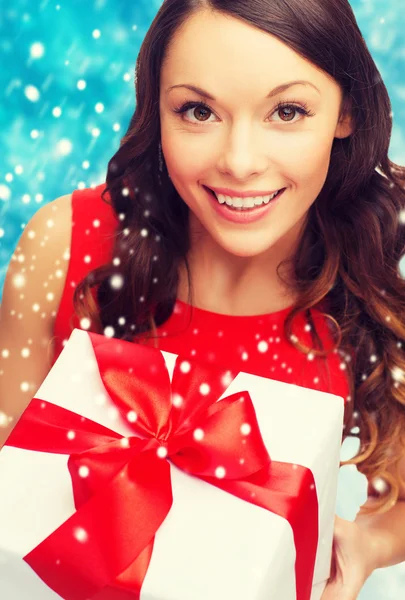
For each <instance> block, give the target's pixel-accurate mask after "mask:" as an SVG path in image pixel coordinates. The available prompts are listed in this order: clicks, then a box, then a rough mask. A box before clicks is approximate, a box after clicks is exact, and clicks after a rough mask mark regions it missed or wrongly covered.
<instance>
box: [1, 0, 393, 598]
mask: <svg viewBox="0 0 405 600" xmlns="http://www.w3.org/2000/svg"><path fill="white" fill-rule="evenodd" d="M350 3H351V5H352V6H353V9H354V11H355V13H356V16H357V17H358V18H359V21H360V26H361V29H362V31H364V33H365V37H366V38H367V41H368V42H369V44H370V49H371V52H372V53H373V55H374V56H375V57H376V58H378V59H379V61H380V62H381V64H384V79H385V81H386V83H387V84H388V87H389V88H390V93H391V94H392V97H393V101H394V104H396V105H397V106H398V107H399V109H398V111H397V113H396V114H395V119H396V121H395V128H396V130H395V132H396V135H394V136H393V139H392V146H391V151H392V154H393V155H394V156H396V158H397V162H398V163H400V164H404V163H405V155H404V142H403V135H402V134H400V131H401V129H404V127H403V126H402V127H401V125H403V124H404V122H405V119H404V114H405V113H404V112H403V110H402V108H401V106H402V104H403V100H404V99H405V87H404V85H403V84H402V83H401V78H400V77H398V73H401V72H402V71H403V65H402V63H401V62H400V61H401V56H403V43H402V38H403V36H402V31H403V29H404V26H405V15H404V12H403V11H402V10H401V8H402V0H391V2H390V3H388V4H387V3H385V4H384V3H382V2H380V3H378V2H377V3H374V4H373V3H370V2H366V1H365V0H351V2H350ZM73 4H74V3H67V4H66V5H65V4H63V3H62V4H52V3H50V2H48V1H46V0H45V1H43V2H40V3H31V4H29V3H27V2H26V1H25V0H16V2H13V3H12V9H11V8H8V9H7V8H6V9H5V10H4V15H3V14H2V23H1V25H0V27H1V28H2V31H1V35H0V40H1V42H0V55H1V57H2V64H3V66H4V69H3V70H2V77H3V86H2V90H3V91H2V104H3V105H4V107H5V109H6V110H5V111H3V114H2V116H3V122H2V127H1V129H0V131H1V136H2V139H1V141H2V150H3V156H4V159H3V164H2V167H3V172H2V174H1V179H2V181H0V282H1V286H0V290H2V289H3V284H4V277H5V274H6V267H7V265H8V264H9V263H10V262H13V263H16V264H18V265H19V266H20V271H19V272H17V273H16V274H15V275H14V277H13V280H12V285H13V286H14V288H15V289H16V290H18V292H19V293H20V294H21V295H20V296H19V300H21V301H22V300H23V299H24V292H25V287H26V286H27V285H29V277H30V275H31V274H36V273H37V272H38V258H37V257H36V256H35V255H34V254H32V255H31V256H29V255H28V256H24V255H23V254H22V253H21V251H20V249H18V247H17V248H15V246H16V244H17V242H18V238H19V236H20V235H21V231H22V230H23V229H24V227H25V224H26V223H27V222H28V221H29V220H30V218H31V216H32V215H33V214H34V213H35V212H36V211H37V210H38V208H39V207H40V206H41V205H43V204H44V203H46V202H48V201H49V200H50V199H51V198H56V197H59V196H61V195H62V194H66V193H68V192H71V191H72V190H74V189H78V190H81V189H85V188H88V187H91V186H93V185H95V184H96V183H97V182H100V181H102V180H103V178H104V177H105V173H106V165H107V164H108V161H109V159H110V158H111V148H113V147H118V146H119V142H120V140H121V137H122V135H123V131H124V129H125V128H126V126H127V123H128V120H129V117H130V116H131V113H132V110H133V97H134V90H133V83H134V81H133V78H134V71H133V68H134V48H135V50H136V49H137V48H139V44H140V41H141V40H140V37H139V33H138V29H139V31H143V30H145V29H146V27H147V24H148V22H149V17H150V6H149V5H150V3H147V2H145V1H144V0H140V1H139V2H137V3H136V11H135V12H134V11H133V10H132V9H131V8H128V6H127V4H128V3H125V2H124V0H118V1H117V2H115V3H113V4H111V3H110V4H109V5H108V6H107V3H106V2H101V1H99V0H95V2H93V3H92V2H90V3H89V5H88V6H86V14H84V13H83V12H80V15H79V14H78V13H76V12H75V11H77V10H78V9H77V8H75V7H74V6H73ZM124 10H125V18H124V17H123V14H124V13H123V11H124ZM135 18H136V19H137V23H136V24H135V23H134V19H135ZM107 28H108V35H107ZM66 40H68V43H66ZM17 43H18V45H19V48H20V49H21V53H20V55H19V56H17V58H16V57H15V56H13V50H14V48H15V47H16V44H17ZM135 54H136V52H135ZM387 56H389V57H390V61H389V62H387V60H386V57H387ZM56 59H57V62H58V67H57V68H56V67H55V65H56V62H55V61H56ZM112 89H114V94H113V96H111V90H112ZM0 116H1V115H0ZM136 191H139V190H136ZM122 194H123V196H128V195H129V189H128V188H123V190H122ZM144 216H145V218H148V217H149V216H150V211H145V213H144ZM119 218H120V220H121V221H122V220H124V218H125V215H124V214H123V213H122V214H120V216H119ZM398 222H399V223H400V224H401V225H405V211H404V210H402V211H400V213H399V214H398ZM46 225H47V229H48V230H49V234H51V232H52V230H54V229H55V228H56V226H57V215H55V216H54V217H53V218H51V219H49V220H48V222H47V224H46ZM101 225H102V222H101V221H100V218H98V216H97V215H93V217H92V219H91V221H89V223H88V229H87V231H88V235H89V236H91V235H92V232H94V231H98V230H100V229H101ZM27 233H28V239H29V240H33V241H34V240H35V241H38V242H39V247H40V248H41V249H46V248H47V242H49V236H44V238H43V239H41V240H40V241H39V240H36V237H37V232H36V231H33V230H30V231H28V232H27ZM129 233H130V229H129V228H126V229H125V230H124V236H127V235H129ZM137 233H138V232H137ZM150 235H151V232H150V230H149V229H148V228H147V227H144V228H142V229H141V230H140V231H139V236H140V237H141V238H145V239H146V238H148V237H149V236H150ZM155 240H156V242H159V241H160V240H159V236H157V237H155ZM145 243H146V242H145ZM130 253H131V254H132V253H133V250H132V249H130ZM62 258H63V262H64V263H66V264H67V262H68V261H69V260H70V251H69V249H66V251H65V252H64V254H63V257H62ZM95 258H96V257H95V255H92V252H91V251H90V250H89V251H87V250H86V252H85V253H83V254H82V255H81V261H82V262H83V263H84V264H85V265H87V266H88V268H89V269H90V268H91V267H92V266H93V264H94V262H95ZM158 260H159V258H158V256H157V255H155V256H153V261H154V262H157V261H158ZM58 263H59V264H58ZM113 264H114V266H116V267H117V266H119V264H120V261H119V259H118V258H115V259H114V260H113ZM401 265H402V268H403V270H404V269H405V262H404V260H403V261H402V263H401ZM36 267H37V269H36ZM65 275H66V271H65V265H63V268H62V265H61V261H55V268H54V272H53V273H51V274H49V281H44V282H43V286H44V293H43V295H41V297H39V298H36V299H35V300H34V301H33V302H32V303H30V306H29V307H27V308H26V311H28V310H29V311H30V313H32V314H33V315H37V316H38V318H40V319H43V318H45V317H46V315H47V311H51V314H52V315H53V316H56V313H55V311H53V310H52V309H50V308H49V307H50V306H52V304H53V303H54V301H55V293H54V290H53V288H52V282H53V281H55V280H61V279H62V278H63V277H64V276H65ZM34 276H35V275H34ZM110 283H111V287H112V288H113V289H115V290H119V289H121V288H122V285H123V283H124V282H123V279H122V276H121V275H119V274H116V275H114V276H112V277H111V281H110ZM153 283H154V284H157V283H158V279H157V278H156V277H155V278H154V279H153ZM76 285H77V282H76V281H71V282H69V283H68V286H69V287H70V288H72V289H73V288H75V286H76ZM385 293H386V292H385V290H381V294H383V295H384V294H385ZM139 301H140V302H143V301H144V297H142V296H141V297H140V298H139ZM0 302H1V297H0ZM176 314H177V313H176ZM10 315H11V316H13V317H14V318H16V319H18V320H21V321H23V319H24V313H23V311H22V310H20V308H19V307H17V306H16V307H14V308H13V309H12V310H11V312H10ZM390 320H391V317H390V316H389V315H387V316H386V321H387V323H389V322H390ZM118 324H119V325H120V326H123V325H125V317H124V316H120V317H119V318H118ZM259 325H260V329H259V330H260V332H261V331H262V329H263V327H265V325H264V324H263V323H260V324H259ZM80 327H81V328H82V329H84V330H88V329H90V328H91V321H90V319H88V318H83V319H81V320H80ZM266 327H267V335H266V337H265V340H264V339H263V337H264V336H263V335H261V333H259V334H256V336H257V337H255V339H254V344H253V343H251V344H246V347H244V348H243V349H241V350H236V349H235V354H234V355H232V358H233V359H234V360H235V361H236V363H237V364H238V365H239V366H240V369H241V370H244V369H246V370H248V371H249V369H252V367H251V365H252V364H254V365H256V366H257V365H258V364H260V365H264V364H265V362H264V361H267V363H266V368H265V367H264V366H260V368H261V369H262V371H263V372H262V374H263V375H267V376H268V375H270V374H271V375H272V376H273V377H274V378H280V379H283V380H288V381H294V380H295V377H296V376H297V370H298V365H297V364H296V363H295V362H294V359H293V358H292V356H293V355H288V357H287V355H286V354H284V352H285V347H284V344H285V340H284V338H283V337H282V336H281V327H280V328H279V326H278V325H277V324H276V323H274V324H272V325H270V324H267V326H266ZM131 329H132V330H134V329H135V326H134V325H132V326H131ZM203 329H204V328H203V327H199V328H198V329H196V330H195V332H194V333H193V336H194V337H195V338H196V340H195V342H194V341H193V346H192V349H191V350H190V356H193V357H194V356H196V355H198V356H200V355H202V354H203V342H202V341H201V339H200V338H201V336H203V335H204V332H203ZM217 329H218V328H217ZM310 329H311V326H310V325H309V324H307V325H305V327H304V331H305V332H306V333H308V332H310ZM214 331H215V330H214ZM253 331H254V332H256V331H258V330H257V329H253ZM115 333H116V332H115V329H114V327H113V326H109V327H106V328H105V329H104V335H106V337H113V336H114V335H115ZM165 333H166V334H167V332H165ZM214 335H215V346H216V344H217V342H218V344H222V343H223V344H224V346H222V345H221V346H218V348H217V347H215V350H216V352H215V353H213V354H212V356H211V362H214V363H215V361H216V360H218V361H219V360H220V359H221V358H222V356H223V353H224V351H223V347H225V346H226V343H227V339H228V332H227V331H223V330H222V329H220V330H219V331H218V332H217V334H213V336H214ZM251 335H252V338H253V337H254V336H253V334H251ZM246 339H247V337H246ZM66 341H67V340H66V339H64V340H63V341H62V346H63V345H64V344H65V343H66ZM297 341H298V337H297V336H296V335H292V336H291V342H297ZM244 342H245V340H244V339H243V340H242V343H241V344H240V346H242V345H243V343H244ZM168 343H169V342H168ZM275 344H278V346H277V347H275ZM31 345H32V340H27V341H26V342H24V344H23V345H22V346H21V348H20V349H18V353H19V354H20V355H21V357H22V358H24V359H29V358H30V356H31V349H30V346H31ZM236 346H237V344H235V348H236ZM397 346H398V348H401V347H402V344H401V342H398V343H397ZM230 351H232V348H231V349H230ZM274 352H276V353H274ZM279 357H280V358H281V359H282V361H283V362H280V361H279ZM1 359H2V360H3V361H4V364H6V361H8V360H9V359H10V350H9V349H8V348H1ZM342 359H343V360H342ZM378 360H379V357H377V355H375V354H373V355H371V356H370V363H371V368H374V364H375V363H376V362H377V361H378ZM262 361H263V362H262ZM306 361H307V363H306V364H305V369H308V382H309V383H310V384H312V385H313V386H314V387H319V386H320V384H321V381H320V378H319V377H318V376H316V375H315V367H316V357H315V356H314V354H313V353H310V354H308V355H307V357H306ZM349 361H350V357H341V358H340V359H338V362H336V365H338V366H339V370H340V371H342V373H343V372H344V371H345V370H346V364H345V363H347V362H349ZM303 364H304V363H303ZM257 368H259V367H257ZM190 369H191V365H190V363H189V362H187V361H183V362H182V363H181V365H180V370H181V372H182V373H188V372H189V371H190ZM2 373H3V370H0V374H2ZM391 376H392V379H393V381H394V384H395V385H396V386H398V385H399V384H401V383H404V381H405V378H404V372H403V371H402V369H400V368H399V367H395V368H393V369H392V370H391ZM228 377H229V376H228ZM362 379H363V380H365V379H367V374H366V373H364V374H363V376H362ZM19 385H20V389H21V391H23V392H24V393H26V394H29V393H31V391H32V385H31V384H30V382H29V381H26V380H25V378H22V381H21V383H20V384H19ZM204 385H205V386H207V385H208V384H203V385H202V386H201V388H200V392H201V393H202V394H204V393H207V392H209V389H208V388H207V387H204ZM346 399H347V401H350V400H351V397H350V396H347V398H346ZM94 402H95V403H96V404H97V405H100V406H103V405H104V404H105V403H106V396H105V395H104V394H99V395H97V396H96V397H95V398H94ZM181 403H182V398H181V397H175V398H173V405H174V406H178V407H180V406H181ZM132 412H133V411H132ZM132 412H131V411H130V412H129V413H128V415H127V416H128V421H129V422H134V421H135V420H136V414H135V413H133V414H132ZM109 417H110V418H111V419H116V418H117V412H114V411H110V413H109ZM9 420H10V417H8V416H7V415H6V414H5V413H4V412H0V427H4V426H5V425H7V424H8V423H9ZM245 425H248V424H243V425H242V426H241V433H242V434H244V433H243V431H242V428H243V427H244V426H245ZM246 430H247V428H245V429H244V431H246ZM357 430H358V427H357V428H356V427H355V428H353V429H352V432H357ZM197 432H198V433H197ZM200 432H201V433H200ZM201 434H202V436H203V431H202V430H199V429H196V430H195V432H194V437H195V439H198V436H200V435H201ZM75 435H76V434H75V432H74V431H69V432H68V434H67V437H68V439H70V440H73V439H74V437H75ZM244 435H245V434H244ZM196 436H197V437H196ZM201 439H202V437H201ZM123 440H124V441H123V442H122V443H123V444H125V443H128V440H127V439H126V438H123ZM200 441H201V440H200ZM162 450H164V449H162ZM162 450H161V451H162ZM243 461H244V459H243V458H242V459H240V463H241V464H243ZM79 475H80V476H81V477H87V476H88V475H89V470H88V467H84V466H82V467H80V469H79ZM216 476H217V477H219V478H221V477H224V476H225V470H224V469H223V467H218V469H217V470H216ZM385 485H386V483H385V482H384V481H376V482H375V486H376V489H379V490H380V491H383V490H384V486H385ZM350 489H351V488H350ZM346 502H348V497H347V498H346ZM73 534H74V536H75V538H76V539H77V540H78V541H79V542H84V541H86V540H87V532H86V531H85V530H84V529H82V528H77V529H76V530H75V531H74V532H73ZM57 562H58V561H57ZM404 587H405V571H404V570H403V568H401V566H398V567H392V568H388V569H381V570H378V572H376V573H373V575H372V576H371V577H370V578H369V581H368V582H367V584H366V586H365V588H364V590H362V592H361V593H360V595H359V600H363V599H366V598H367V600H380V599H382V598H384V600H396V599H397V598H399V597H402V593H403V589H404Z"/></svg>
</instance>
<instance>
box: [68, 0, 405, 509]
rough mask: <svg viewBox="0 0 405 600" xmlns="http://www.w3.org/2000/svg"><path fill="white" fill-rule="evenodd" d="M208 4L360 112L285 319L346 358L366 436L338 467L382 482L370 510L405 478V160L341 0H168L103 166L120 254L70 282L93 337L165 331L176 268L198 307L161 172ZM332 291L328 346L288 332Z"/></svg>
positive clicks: (179, 209)
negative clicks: (394, 151) (170, 72)
mask: <svg viewBox="0 0 405 600" xmlns="http://www.w3.org/2000/svg"><path fill="white" fill-rule="evenodd" d="M201 9H207V10H214V11H220V12H221V13H223V14H226V15H230V16H233V17H235V18H238V19H241V20H242V21H244V22H246V23H248V24H253V25H254V26H255V27H257V28H258V29H260V30H262V31H264V32H267V33H269V34H271V35H273V36H276V37H277V38H278V39H280V40H281V41H282V42H284V43H285V44H287V45H288V46H289V47H290V48H292V49H293V50H294V51H295V52H297V53H298V54H299V55H301V56H302V57H304V58H305V59H307V60H309V61H310V62H311V63H313V64H314V65H316V66H317V67H319V68H320V69H322V70H323V71H324V72H325V73H328V74H329V75H330V76H332V77H333V78H334V79H335V80H336V81H337V82H338V83H339V84H340V86H341V88H342V90H343V93H344V97H343V99H344V102H343V108H342V113H343V111H347V110H350V112H351V114H352V118H353V120H354V125H355V130H354V133H353V134H352V135H351V136H350V137H348V138H345V139H338V138H335V139H334V142H333V147H332V152H331V160H330V168H329V172H328V175H327V178H326V181H325V185H324V187H323V189H322V191H321V193H320V194H319V196H318V197H317V199H316V200H315V202H314V203H313V205H312V206H311V208H310V210H309V213H308V220H307V224H306V227H305V229H304V230H303V234H302V237H301V240H300V244H299V247H298V249H297V251H296V253H295V256H294V257H293V259H292V260H291V261H290V262H291V264H292V266H293V268H292V269H291V278H290V281H289V284H290V285H291V288H292V289H294V290H295V291H297V292H299V297H298V300H297V302H296V304H295V305H294V308H293V309H292V310H291V312H290V314H289V315H288V317H287V319H286V321H285V335H286V338H287V339H288V340H290V341H291V343H292V344H294V345H295V346H296V347H297V349H298V350H300V351H302V352H305V353H308V352H309V351H312V352H313V353H314V354H315V355H316V356H317V357H319V360H320V361H323V363H325V362H326V357H327V355H328V353H329V352H331V351H335V352H339V353H340V355H341V357H342V361H343V363H344V364H345V365H346V373H347V374H348V377H349V381H350V386H351V395H350V397H349V401H348V402H347V404H346V407H347V408H346V414H345V424H346V425H345V435H354V436H356V437H358V438H359V441H360V449H359V453H358V454H357V455H356V456H355V457H354V458H353V459H351V460H350V461H346V462H344V463H342V464H357V467H358V469H359V471H361V472H362V473H363V474H364V475H366V476H367V478H368V480H369V481H370V482H371V483H372V482H373V481H376V480H377V478H382V479H383V480H385V481H386V482H387V484H388V489H387V490H386V491H385V493H381V494H380V499H379V502H378V503H377V506H376V508H375V509H374V510H379V512H383V511H386V510H388V509H389V508H390V507H391V506H392V504H393V503H395V502H396V501H397V499H398V493H399V483H400V481H401V479H400V474H399V471H398V469H397V471H396V472H397V475H396V477H393V476H392V475H390V473H389V472H388V469H389V468H390V467H391V466H392V465H394V466H396V467H397V466H398V461H399V458H400V456H399V453H398V449H401V451H402V450H403V449H404V448H405V440H404V438H405V387H404V383H405V378H404V370H405V359H404V350H403V347H402V340H404V338H405V322H404V320H405V317H404V315H405V280H404V279H403V278H402V277H401V273H400V270H399V260H400V258H401V256H402V254H403V252H404V246H405V244H404V241H405V233H404V228H403V226H402V224H401V211H404V209H405V189H404V183H405V169H404V168H403V167H400V166H398V165H396V164H395V163H393V162H392V161H391V160H390V159H389V158H388V150H389V144H390V138H391V132H392V111H391V103H390V99H389V96H388V92H387V89H386V87H385V85H384V83H383V81H382V78H381V75H380V73H379V71H378V69H377V67H376V65H375V63H374V61H373V59H372V57H371V55H370V52H369V50H368V49H367V46H366V43H365V41H364V39H363V37H362V34H361V32H360V30H359V28H358V25H357V23H356V19H355V16H354V14H353V11H352V9H351V7H350V5H349V2H348V1H347V0H306V2H305V9H303V6H302V2H301V0H165V1H164V2H163V4H162V6H161V7H160V9H159V11H158V13H157V15H156V17H155V19H154V20H153V22H152V24H151V26H150V28H149V30H148V31H147V33H146V36H145V38H144V41H143V43H142V46H141V49H140V52H139V55H138V58H137V62H136V76H135V87H136V110H135V112H134V114H133V116H132V118H131V121H130V124H129V127H128V130H127V132H126V134H125V135H124V137H123V138H122V140H121V144H120V148H119V150H118V151H117V152H116V153H115V155H114V156H113V157H112V158H111V160H110V162H109V164H108V172H107V176H106V188H105V189H104V190H103V194H102V197H103V200H104V201H106V202H108V200H107V198H106V195H107V193H108V194H109V196H110V199H111V202H112V207H113V210H114V211H115V213H116V215H117V217H118V218H119V224H118V226H117V229H116V232H115V234H116V235H115V240H114V250H113V257H114V259H113V260H112V262H111V264H106V265H103V266H101V267H99V268H97V269H94V270H93V271H91V272H90V273H89V274H88V275H87V276H86V277H85V278H84V279H83V280H82V281H81V282H80V283H79V285H78V286H77V287H76V289H75V293H74V307H75V312H76V314H77V315H78V316H79V317H80V318H82V317H88V318H90V321H91V324H92V326H91V330H93V331H95V332H98V333H103V332H104V329H105V328H106V327H107V326H110V327H112V328H113V335H114V337H117V338H120V339H125V340H132V341H137V342H138V343H142V341H143V340H144V339H145V336H146V338H147V339H149V337H150V336H152V337H153V336H154V338H155V339H157V334H156V327H157V326H160V325H161V324H163V323H164V322H165V321H166V320H167V319H168V318H169V317H170V315H171V314H172V311H173V308H174V303H175V300H176V295H177V287H178V282H179V274H178V271H179V267H180V265H181V264H183V265H185V266H186V271H187V274H188V281H189V302H190V304H191V303H192V302H191V297H192V296H191V293H192V292H191V285H190V281H191V279H190V269H189V264H188V262H187V254H188V251H189V249H190V240H189V231H188V210H189V209H188V207H187V205H186V203H185V202H184V201H183V200H182V198H181V197H180V196H179V194H178V192H177V190H176V189H175V187H174V185H173V184H172V182H171V180H170V177H169V174H168V172H167V169H166V166H165V165H163V171H160V170H159V161H158V143H159V140H160V115H159V87H160V82H159V78H160V70H161V65H162V62H163V60H164V58H165V56H166V53H167V50H168V47H169V44H170V41H171V39H172V37H173V35H174V34H175V32H176V30H177V29H178V28H179V27H180V26H181V25H182V24H183V23H184V22H185V21H186V19H188V18H189V17H190V16H191V15H193V14H194V13H195V12H196V11H199V10H201ZM403 214H404V213H403V212H402V216H403ZM280 267H281V264H280V265H279V268H280ZM114 275H118V276H122V278H123V279H122V280H121V281H123V282H124V285H123V286H121V287H119V286H113V285H112V281H113V279H112V278H113V276H114ZM118 280H119V278H118ZM115 281H117V279H115ZM95 292H96V293H95ZM325 298H327V301H328V311H327V318H328V320H329V322H330V323H331V324H332V328H333V331H334V341H335V346H334V348H332V349H330V350H329V351H326V350H325V349H324V347H323V346H322V343H320V339H319V336H317V335H316V331H315V333H314V348H307V347H305V346H303V345H302V344H301V343H300V341H299V340H298V339H297V338H296V336H293V335H292V323H293V321H294V319H295V317H296V316H297V314H298V313H300V312H302V311H304V312H305V314H307V315H310V312H309V311H310V309H311V307H313V306H315V305H317V304H318V303H319V302H322V301H323V299H325ZM401 432H402V438H401ZM393 449H396V451H395V452H393V451H392V450H393Z"/></svg>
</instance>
